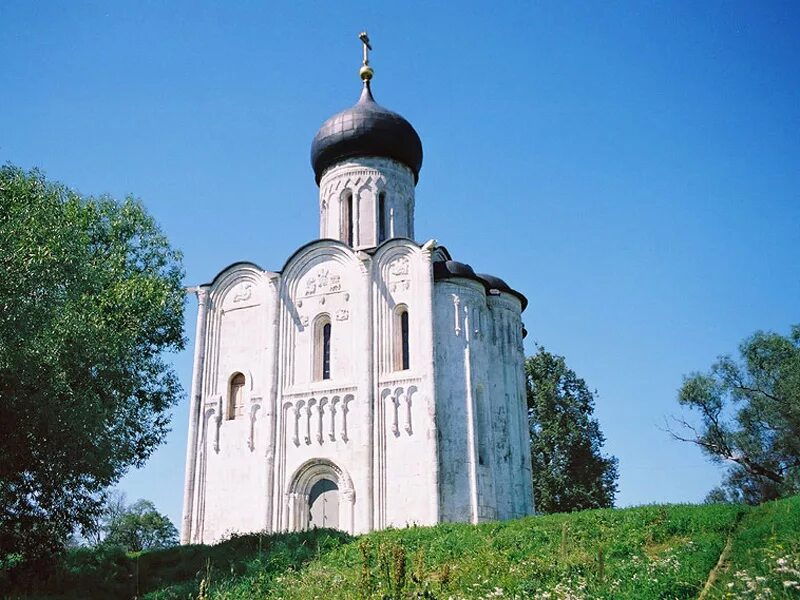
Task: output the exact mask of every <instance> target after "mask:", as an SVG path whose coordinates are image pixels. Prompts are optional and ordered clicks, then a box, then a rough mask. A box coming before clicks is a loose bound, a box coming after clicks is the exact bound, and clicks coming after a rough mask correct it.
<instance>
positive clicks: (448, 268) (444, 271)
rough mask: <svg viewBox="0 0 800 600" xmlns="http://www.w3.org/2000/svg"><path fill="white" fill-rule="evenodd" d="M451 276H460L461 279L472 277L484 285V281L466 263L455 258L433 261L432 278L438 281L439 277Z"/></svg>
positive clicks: (446, 277) (449, 277) (448, 277)
mask: <svg viewBox="0 0 800 600" xmlns="http://www.w3.org/2000/svg"><path fill="white" fill-rule="evenodd" d="M453 277H461V278H462V279H472V280H473V281H477V282H478V283H481V284H483V285H484V287H485V286H486V283H485V282H484V281H483V279H481V278H480V277H478V276H477V275H476V274H475V271H473V270H472V267H470V266H469V265H468V264H466V263H462V262H458V261H457V260H445V261H437V262H435V263H433V280H434V281H439V280H440V279H451V278H453Z"/></svg>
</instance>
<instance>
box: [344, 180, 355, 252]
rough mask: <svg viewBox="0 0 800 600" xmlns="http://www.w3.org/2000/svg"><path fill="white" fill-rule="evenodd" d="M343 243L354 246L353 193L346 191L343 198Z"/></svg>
mask: <svg viewBox="0 0 800 600" xmlns="http://www.w3.org/2000/svg"><path fill="white" fill-rule="evenodd" d="M341 213H342V216H341V219H342V220H341V223H342V241H344V242H345V243H346V244H347V245H348V246H352V245H353V229H354V227H353V221H354V218H353V217H354V215H353V192H351V191H350V190H346V191H345V192H344V195H343V196H342V207H341Z"/></svg>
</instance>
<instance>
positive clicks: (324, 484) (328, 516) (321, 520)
mask: <svg viewBox="0 0 800 600" xmlns="http://www.w3.org/2000/svg"><path fill="white" fill-rule="evenodd" d="M308 526H309V528H312V527H330V528H332V529H338V528H339V486H338V485H336V484H335V483H334V482H333V481H331V480H330V479H320V480H319V481H317V483H315V484H314V485H313V486H311V493H309V495H308Z"/></svg>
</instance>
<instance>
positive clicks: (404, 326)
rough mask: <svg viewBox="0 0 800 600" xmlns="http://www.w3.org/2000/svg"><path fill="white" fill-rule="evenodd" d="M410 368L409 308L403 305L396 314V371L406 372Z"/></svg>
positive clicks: (396, 310)
mask: <svg viewBox="0 0 800 600" xmlns="http://www.w3.org/2000/svg"><path fill="white" fill-rule="evenodd" d="M410 368H411V355H410V349H409V327H408V308H407V307H406V306H404V305H401V306H398V307H397V309H395V313H394V370H395V371H405V370H407V369H410Z"/></svg>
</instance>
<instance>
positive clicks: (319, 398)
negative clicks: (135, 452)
mask: <svg viewBox="0 0 800 600" xmlns="http://www.w3.org/2000/svg"><path fill="white" fill-rule="evenodd" d="M207 293H208V301H207V306H206V315H205V332H204V335H203V338H202V339H203V342H204V343H203V345H202V349H203V350H202V357H201V358H202V360H199V361H196V364H195V369H196V370H197V369H200V370H201V371H202V376H201V378H202V381H203V385H202V390H203V392H202V397H201V400H200V404H201V405H202V412H201V413H200V414H199V415H198V416H197V424H196V426H197V431H198V435H197V441H196V445H195V447H194V450H193V452H190V454H189V457H188V458H187V461H188V462H189V463H190V464H192V463H193V467H192V468H190V469H189V471H191V473H192V477H191V478H190V477H188V476H187V489H189V488H191V489H190V490H189V495H190V498H191V501H190V502H189V507H188V515H189V516H188V520H187V521H186V522H188V523H189V525H186V524H185V525H184V532H183V535H182V539H184V541H185V542H188V541H193V542H205V543H209V542H213V541H216V540H218V539H220V538H221V537H223V536H224V535H226V534H228V533H232V532H237V531H238V532H241V531H255V530H263V529H267V530H270V531H282V530H294V529H302V528H304V527H306V526H307V524H308V511H307V504H308V492H309V490H310V488H311V486H312V485H313V484H314V483H315V482H316V481H317V480H319V479H320V478H322V477H325V478H329V479H331V480H334V481H335V482H336V483H337V485H338V487H339V492H340V503H339V508H340V514H339V520H338V522H339V526H340V528H342V529H344V530H346V531H350V532H352V533H359V532H365V531H370V530H372V529H374V528H382V527H387V526H390V525H393V526H405V525H408V524H412V523H417V524H433V523H436V522H438V520H439V500H438V497H439V496H438V488H437V481H438V464H439V461H438V460H437V448H436V444H437V437H436V429H435V406H436V404H435V394H434V386H433V353H432V348H433V321H432V317H431V315H432V308H431V299H432V276H431V256H430V252H428V251H424V250H421V249H420V248H419V247H418V246H417V245H416V244H414V243H412V242H410V241H408V240H404V239H395V240H392V241H389V242H388V243H386V244H384V245H383V246H382V247H381V248H380V249H379V250H378V251H377V252H376V253H375V254H374V255H372V256H371V255H369V254H367V253H364V252H358V251H353V250H352V249H350V248H348V247H346V246H344V245H343V244H339V243H334V242H330V241H319V242H315V243H312V244H309V245H307V246H305V247H303V248H302V249H301V250H299V251H298V252H297V253H296V254H295V255H294V256H292V257H291V258H290V260H289V261H288V263H287V264H286V266H285V268H284V270H283V272H282V273H281V274H276V273H267V272H262V271H260V270H259V269H258V268H257V267H255V265H250V264H241V265H235V266H233V267H231V268H230V269H228V270H227V271H225V272H223V273H222V274H221V275H220V276H219V277H218V278H217V279H216V280H215V281H214V282H213V284H212V285H211V286H210V287H209V288H208V289H207ZM398 306H402V307H405V309H406V310H408V313H409V342H410V344H409V350H410V352H409V354H410V368H409V369H407V370H403V369H402V368H401V366H402V365H398V363H397V362H396V361H395V360H394V357H395V353H396V349H395V345H396V340H397V331H396V326H397V321H396V319H395V318H394V317H395V311H396V309H397V307H398ZM320 315H327V316H328V317H329V318H330V322H331V377H330V379H328V380H317V378H316V377H315V373H314V370H313V365H312V362H313V357H314V344H315V337H314V332H313V324H314V322H315V319H317V318H318V317H319V316H320ZM236 373H242V374H244V376H245V378H246V382H247V383H246V406H245V410H244V412H243V414H242V415H238V416H236V417H235V418H233V419H231V418H229V417H230V414H229V411H228V408H229V396H230V382H231V378H232V377H233V376H234V375H235V374H236ZM190 438H191V436H190ZM409 491H413V493H409Z"/></svg>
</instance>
